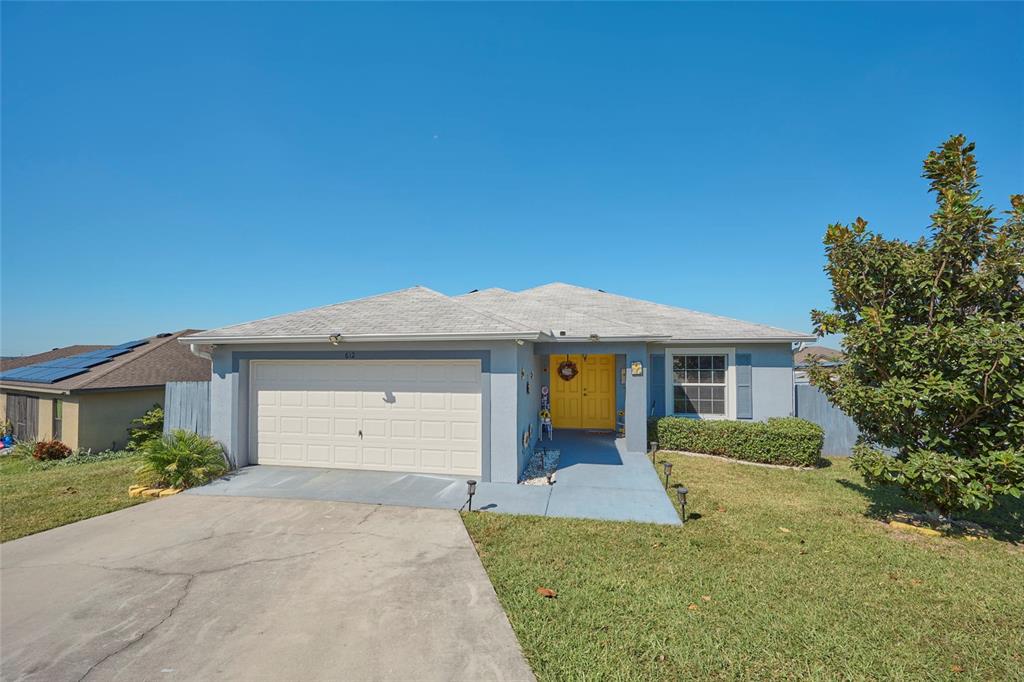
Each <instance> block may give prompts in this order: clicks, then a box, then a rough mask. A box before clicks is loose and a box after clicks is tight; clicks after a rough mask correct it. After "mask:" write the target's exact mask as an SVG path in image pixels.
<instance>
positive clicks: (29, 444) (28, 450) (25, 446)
mask: <svg viewBox="0 0 1024 682" xmlns="http://www.w3.org/2000/svg"><path fill="white" fill-rule="evenodd" d="M38 442H39V441H36V440H19V441H18V442H17V443H15V444H14V447H13V448H11V456H12V457H22V458H25V459H28V458H29V457H33V456H34V455H33V453H35V451H36V444H37V443H38Z"/></svg>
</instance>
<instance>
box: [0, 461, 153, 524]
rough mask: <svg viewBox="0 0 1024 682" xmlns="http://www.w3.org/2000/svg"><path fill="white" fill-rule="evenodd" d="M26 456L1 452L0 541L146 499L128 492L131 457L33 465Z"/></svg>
mask: <svg viewBox="0 0 1024 682" xmlns="http://www.w3.org/2000/svg"><path fill="white" fill-rule="evenodd" d="M32 462H33V460H31V459H30V458H26V457H20V456H15V455H5V456H2V457H0V542H6V541H8V540H14V539H15V538H20V537H23V536H25V535H31V534H32V533H38V532H40V531H44V530H48V529H50V528H56V527H57V526H63V525H64V524H66V523H72V522H74V521H81V520H82V519H87V518H89V517H91V516H98V515H100V514H106V513H107V512H112V511H116V510H118V509H122V508H124V507H130V506H132V505H134V504H139V503H140V502H144V501H146V500H147V499H149V498H139V497H128V486H129V485H131V484H132V483H133V482H134V475H133V472H134V471H135V468H136V467H137V466H139V460H138V458H135V457H130V458H127V459H115V460H109V461H103V462H95V463H90V464H77V465H74V466H62V467H55V468H53V469H46V470H42V471H40V470H37V469H34V468H33V467H32Z"/></svg>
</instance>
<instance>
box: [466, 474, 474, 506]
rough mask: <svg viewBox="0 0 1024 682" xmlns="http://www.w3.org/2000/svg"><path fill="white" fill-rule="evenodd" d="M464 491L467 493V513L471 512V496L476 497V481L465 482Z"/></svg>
mask: <svg viewBox="0 0 1024 682" xmlns="http://www.w3.org/2000/svg"><path fill="white" fill-rule="evenodd" d="M466 491H467V492H468V493H469V501H468V504H469V511H473V495H476V481H473V480H470V481H466Z"/></svg>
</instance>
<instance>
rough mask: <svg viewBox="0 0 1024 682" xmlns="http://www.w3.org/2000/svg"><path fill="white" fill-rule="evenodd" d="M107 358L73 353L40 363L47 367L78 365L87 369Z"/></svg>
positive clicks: (105, 360)
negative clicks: (84, 356)
mask: <svg viewBox="0 0 1024 682" xmlns="http://www.w3.org/2000/svg"><path fill="white" fill-rule="evenodd" d="M108 360H109V358H103V357H87V358H83V357H81V356H79V355H73V356H71V357H70V358H61V359H59V360H50V361H49V362H44V363H40V364H43V365H46V366H47V367H80V368H81V369H89V368H90V367H93V366H95V365H99V364H101V363H104V362H107V361H108Z"/></svg>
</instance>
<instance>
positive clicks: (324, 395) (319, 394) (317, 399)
mask: <svg viewBox="0 0 1024 682" xmlns="http://www.w3.org/2000/svg"><path fill="white" fill-rule="evenodd" d="M332 400H333V397H332V395H331V392H330V391H306V405H307V406H309V407H328V408H329V407H331V406H332Z"/></svg>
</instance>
